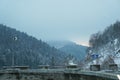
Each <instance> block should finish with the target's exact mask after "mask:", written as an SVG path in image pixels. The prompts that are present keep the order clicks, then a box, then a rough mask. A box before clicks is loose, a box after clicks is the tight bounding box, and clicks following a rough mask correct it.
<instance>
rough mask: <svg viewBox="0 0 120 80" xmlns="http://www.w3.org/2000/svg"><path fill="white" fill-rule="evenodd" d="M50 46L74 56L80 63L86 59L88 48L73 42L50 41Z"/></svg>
mask: <svg viewBox="0 0 120 80" xmlns="http://www.w3.org/2000/svg"><path fill="white" fill-rule="evenodd" d="M48 44H50V45H51V46H53V47H55V48H57V49H59V50H60V51H63V52H65V53H66V54H67V55H72V56H74V57H75V58H76V59H77V60H78V61H80V60H82V59H84V58H85V55H86V50H87V47H86V46H82V45H78V44H76V43H74V42H71V41H48Z"/></svg>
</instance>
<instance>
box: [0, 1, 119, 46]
mask: <svg viewBox="0 0 120 80" xmlns="http://www.w3.org/2000/svg"><path fill="white" fill-rule="evenodd" d="M117 20H120V0H0V23H1V24H5V25H8V26H10V27H12V28H16V29H17V30H20V31H23V32H26V33H28V34H29V35H32V36H34V37H36V38H38V39H42V40H44V41H47V40H71V41H75V42H77V43H80V44H87V42H88V41H89V37H90V35H91V34H93V33H96V32H98V31H103V30H104V29H105V28H106V27H107V26H109V25H110V24H113V23H114V22H116V21H117Z"/></svg>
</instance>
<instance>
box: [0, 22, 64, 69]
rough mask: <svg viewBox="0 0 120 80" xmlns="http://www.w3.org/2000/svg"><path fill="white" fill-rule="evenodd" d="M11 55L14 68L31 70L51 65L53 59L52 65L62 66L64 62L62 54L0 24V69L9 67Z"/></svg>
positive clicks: (39, 41)
mask: <svg viewBox="0 0 120 80" xmlns="http://www.w3.org/2000/svg"><path fill="white" fill-rule="evenodd" d="M13 54H14V58H15V65H16V66H25V65H29V66H30V67H32V68H36V67H37V66H38V65H43V64H44V65H51V58H53V57H54V62H55V63H56V64H54V65H62V64H63V60H64V57H63V55H64V54H63V53H62V52H60V51H58V50H57V49H55V48H54V47H50V46H49V45H48V44H46V43H45V42H42V41H41V40H37V39H36V38H34V37H32V36H28V35H27V34H26V33H23V32H20V31H17V30H15V29H12V28H9V27H6V26H5V25H2V24H0V67H2V66H11V65H12V56H13Z"/></svg>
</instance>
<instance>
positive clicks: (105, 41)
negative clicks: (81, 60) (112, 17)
mask: <svg viewBox="0 0 120 80" xmlns="http://www.w3.org/2000/svg"><path fill="white" fill-rule="evenodd" d="M89 44H90V48H89V49H88V55H87V57H86V61H88V62H89V64H91V63H92V62H95V64H96V63H98V64H101V65H103V66H104V65H107V64H112V63H116V64H120V62H119V58H118V57H120V54H118V53H120V22H119V21H117V22H116V23H115V24H112V25H110V26H109V27H107V28H106V29H105V30H104V31H103V32H97V33H95V34H93V35H91V37H90V40H89ZM93 54H98V58H97V59H99V61H98V62H97V61H96V60H97V59H94V60H93V59H92V57H91V55H93ZM91 61H92V62H91Z"/></svg>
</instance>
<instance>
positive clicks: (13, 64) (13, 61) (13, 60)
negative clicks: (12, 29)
mask: <svg viewBox="0 0 120 80" xmlns="http://www.w3.org/2000/svg"><path fill="white" fill-rule="evenodd" d="M17 39H18V38H17V37H16V36H15V37H14V38H13V40H14V43H15V42H16V41H17ZM15 45H16V44H15ZM12 66H15V54H14V52H13V53H12Z"/></svg>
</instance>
